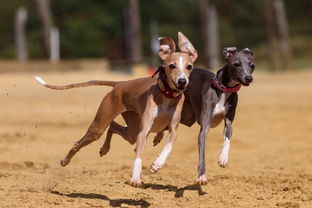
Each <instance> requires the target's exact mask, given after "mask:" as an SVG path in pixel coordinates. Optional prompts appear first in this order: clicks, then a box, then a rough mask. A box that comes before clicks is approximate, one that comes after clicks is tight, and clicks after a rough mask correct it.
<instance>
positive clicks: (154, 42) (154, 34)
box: [150, 19, 159, 67]
mask: <svg viewBox="0 0 312 208" xmlns="http://www.w3.org/2000/svg"><path fill="white" fill-rule="evenodd" d="M150 37H151V52H152V60H151V61H152V63H151V64H152V66H153V67H157V65H158V61H157V60H158V58H157V57H158V51H159V41H158V22H157V21H156V20H155V19H153V20H151V22H150Z"/></svg>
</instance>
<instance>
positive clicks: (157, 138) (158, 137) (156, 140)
mask: <svg viewBox="0 0 312 208" xmlns="http://www.w3.org/2000/svg"><path fill="white" fill-rule="evenodd" d="M163 137H164V132H158V133H157V134H156V136H155V137H154V140H153V146H156V145H157V144H159V143H160V142H161V140H162V138H163Z"/></svg>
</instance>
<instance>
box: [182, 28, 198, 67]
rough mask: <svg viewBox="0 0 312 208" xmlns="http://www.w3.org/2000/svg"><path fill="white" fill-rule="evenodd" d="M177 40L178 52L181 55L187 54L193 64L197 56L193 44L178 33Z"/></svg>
mask: <svg viewBox="0 0 312 208" xmlns="http://www.w3.org/2000/svg"><path fill="white" fill-rule="evenodd" d="M178 39H179V48H180V51H181V52H183V53H187V54H188V55H189V56H190V58H191V59H192V61H193V62H194V61H195V60H196V59H197V57H198V54H197V51H196V49H195V48H194V46H193V44H192V43H191V42H190V41H189V40H188V39H187V37H185V35H183V33H181V32H178Z"/></svg>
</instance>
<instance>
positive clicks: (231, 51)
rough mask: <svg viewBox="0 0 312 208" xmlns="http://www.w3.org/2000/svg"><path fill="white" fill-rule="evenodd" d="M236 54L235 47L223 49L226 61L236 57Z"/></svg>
mask: <svg viewBox="0 0 312 208" xmlns="http://www.w3.org/2000/svg"><path fill="white" fill-rule="evenodd" d="M236 53H237V48H235V47H229V48H224V49H223V55H224V57H225V58H226V59H227V58H230V57H232V56H234V55H235V54H236Z"/></svg>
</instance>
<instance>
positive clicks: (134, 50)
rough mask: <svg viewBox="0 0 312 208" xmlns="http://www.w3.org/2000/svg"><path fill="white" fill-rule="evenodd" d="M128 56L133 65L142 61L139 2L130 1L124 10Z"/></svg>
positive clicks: (136, 0) (135, 0)
mask: <svg viewBox="0 0 312 208" xmlns="http://www.w3.org/2000/svg"><path fill="white" fill-rule="evenodd" d="M124 22H125V42H126V55H127V58H128V59H129V60H130V62H131V63H138V62H141V61H142V41H141V31H140V28H141V24H140V10H139V5H138V0H128V4H127V5H126V8H125V10H124Z"/></svg>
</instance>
